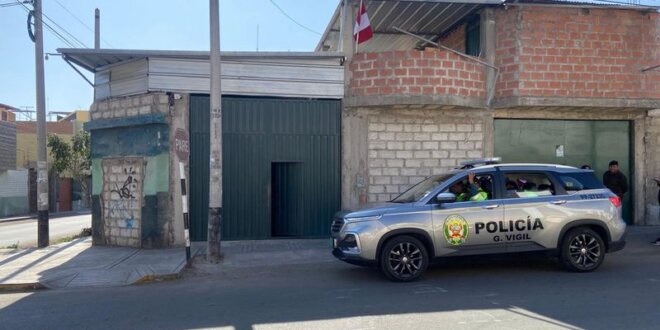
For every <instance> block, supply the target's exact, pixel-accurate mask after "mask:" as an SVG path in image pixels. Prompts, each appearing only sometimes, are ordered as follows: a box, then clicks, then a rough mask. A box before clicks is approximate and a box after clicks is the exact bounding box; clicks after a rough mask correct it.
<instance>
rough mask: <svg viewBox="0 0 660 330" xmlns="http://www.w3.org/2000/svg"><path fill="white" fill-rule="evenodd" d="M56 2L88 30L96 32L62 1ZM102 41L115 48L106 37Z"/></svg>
mask: <svg viewBox="0 0 660 330" xmlns="http://www.w3.org/2000/svg"><path fill="white" fill-rule="evenodd" d="M55 2H56V3H57V4H58V5H59V6H60V7H62V9H64V10H65V11H66V12H67V13H69V15H71V16H73V18H75V19H76V20H77V21H78V22H79V23H80V24H82V25H83V26H84V27H86V28H87V30H89V31H90V32H92V33H94V29H92V28H91V27H89V25H87V24H85V22H83V21H82V20H81V19H80V18H78V16H76V15H75V14H74V13H72V12H71V11H70V10H69V9H68V8H67V7H66V6H65V5H63V4H62V3H61V2H59V1H58V0H55ZM101 41H103V43H105V44H106V45H108V46H109V47H110V48H115V46H113V45H111V44H110V43H109V42H107V41H106V40H105V39H104V38H101Z"/></svg>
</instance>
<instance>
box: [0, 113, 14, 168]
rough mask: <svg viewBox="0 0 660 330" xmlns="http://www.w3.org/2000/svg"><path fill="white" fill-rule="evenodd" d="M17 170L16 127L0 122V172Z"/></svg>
mask: <svg viewBox="0 0 660 330" xmlns="http://www.w3.org/2000/svg"><path fill="white" fill-rule="evenodd" d="M14 169H16V125H15V124H14V123H10V122H0V171H6V170H14Z"/></svg>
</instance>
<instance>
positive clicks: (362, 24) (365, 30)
mask: <svg viewBox="0 0 660 330" xmlns="http://www.w3.org/2000/svg"><path fill="white" fill-rule="evenodd" d="M373 36H374V31H373V30H372V29H371V24H370V23H369V17H368V16H367V8H365V7H364V4H363V3H362V1H360V11H358V15H357V20H356V21H355V28H353V38H354V39H355V42H356V43H357V44H358V45H359V44H361V43H363V42H365V41H367V40H369V39H371V37H373Z"/></svg>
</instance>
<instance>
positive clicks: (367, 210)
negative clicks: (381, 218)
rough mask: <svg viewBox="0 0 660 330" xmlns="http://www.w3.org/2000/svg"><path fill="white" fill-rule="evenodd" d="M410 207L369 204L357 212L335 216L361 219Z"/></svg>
mask: <svg viewBox="0 0 660 330" xmlns="http://www.w3.org/2000/svg"><path fill="white" fill-rule="evenodd" d="M408 205H410V203H369V204H365V205H363V206H361V207H359V208H357V209H355V210H343V211H339V212H337V213H336V214H335V217H336V218H361V217H373V216H378V215H383V214H385V213H388V212H390V211H394V210H397V209H400V208H403V207H406V206H408Z"/></svg>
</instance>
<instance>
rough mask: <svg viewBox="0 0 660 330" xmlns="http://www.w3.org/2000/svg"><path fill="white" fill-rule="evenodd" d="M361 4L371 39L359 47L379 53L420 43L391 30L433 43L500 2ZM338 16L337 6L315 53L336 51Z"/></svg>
mask: <svg viewBox="0 0 660 330" xmlns="http://www.w3.org/2000/svg"><path fill="white" fill-rule="evenodd" d="M363 3H364V5H365V7H366V8H367V14H368V15H369V22H370V23H371V27H372V29H373V31H374V38H373V39H372V40H370V41H369V42H367V43H365V44H363V45H360V50H361V51H364V52H378V51H387V50H402V49H411V48H414V47H416V46H417V45H418V44H419V43H420V41H419V39H416V38H413V37H411V36H407V35H405V34H402V33H400V32H398V31H396V30H394V27H399V28H401V29H403V30H406V31H409V32H412V33H415V34H417V35H420V36H423V37H425V38H427V39H435V38H437V37H438V36H439V35H441V34H442V33H444V32H446V31H448V30H449V29H451V28H452V27H453V26H454V25H455V24H456V23H458V22H459V21H461V20H462V19H464V18H465V17H467V16H469V15H471V14H472V13H474V12H475V11H477V10H478V9H479V8H481V7H483V6H484V5H499V4H501V3H502V1H501V0H456V1H434V0H426V1H422V0H408V1H393V0H366V1H364V2H363ZM340 6H341V4H340ZM340 15H341V10H340V7H339V6H338V7H337V10H335V14H334V15H333V17H332V19H331V21H330V25H329V27H328V28H327V29H326V31H325V33H324V34H323V36H322V37H321V40H320V42H319V44H318V45H317V47H316V50H317V51H321V50H326V51H338V49H337V45H338V40H339V25H340V21H341V20H340Z"/></svg>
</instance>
